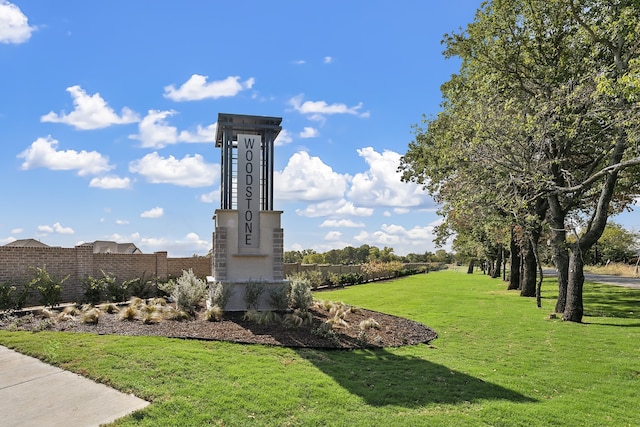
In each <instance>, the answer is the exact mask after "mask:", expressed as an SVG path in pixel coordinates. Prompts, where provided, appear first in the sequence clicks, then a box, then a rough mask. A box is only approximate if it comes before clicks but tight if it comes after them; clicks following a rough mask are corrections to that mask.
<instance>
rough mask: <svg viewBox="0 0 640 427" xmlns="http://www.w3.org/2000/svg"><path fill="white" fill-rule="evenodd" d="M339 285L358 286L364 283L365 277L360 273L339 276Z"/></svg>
mask: <svg viewBox="0 0 640 427" xmlns="http://www.w3.org/2000/svg"><path fill="white" fill-rule="evenodd" d="M338 283H339V284H340V285H341V286H345V285H358V284H360V283H364V276H363V275H362V274H360V273H345V274H341V275H340V276H338Z"/></svg>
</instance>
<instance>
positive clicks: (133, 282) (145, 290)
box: [122, 272, 169, 299]
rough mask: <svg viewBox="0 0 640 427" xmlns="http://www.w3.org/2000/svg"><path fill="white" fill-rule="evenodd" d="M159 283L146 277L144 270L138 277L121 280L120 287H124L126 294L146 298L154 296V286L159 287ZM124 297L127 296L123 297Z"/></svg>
mask: <svg viewBox="0 0 640 427" xmlns="http://www.w3.org/2000/svg"><path fill="white" fill-rule="evenodd" d="M165 283H166V282H165ZM160 284H161V283H154V281H153V280H151V279H149V278H148V277H147V275H146V272H145V273H143V274H142V276H141V277H139V278H136V279H130V280H125V281H124V282H122V287H123V288H126V290H127V294H128V295H129V296H132V297H138V298H144V299H146V298H150V297H152V296H154V294H155V287H156V286H157V287H158V288H159V285H160ZM167 295H169V294H167ZM124 299H127V298H126V297H125V298H124Z"/></svg>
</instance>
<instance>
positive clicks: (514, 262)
mask: <svg viewBox="0 0 640 427" xmlns="http://www.w3.org/2000/svg"><path fill="white" fill-rule="evenodd" d="M510 252H511V254H510V262H509V264H510V265H509V286H507V290H513V289H520V246H519V245H518V242H517V241H516V238H515V236H514V234H513V230H512V231H511V244H510Z"/></svg>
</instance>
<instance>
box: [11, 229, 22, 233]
mask: <svg viewBox="0 0 640 427" xmlns="http://www.w3.org/2000/svg"><path fill="white" fill-rule="evenodd" d="M23 231H24V228H14V229H12V230H11V234H21V233H22V232H23Z"/></svg>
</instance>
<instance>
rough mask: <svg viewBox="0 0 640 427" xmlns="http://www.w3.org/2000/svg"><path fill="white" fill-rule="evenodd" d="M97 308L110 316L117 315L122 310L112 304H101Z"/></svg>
mask: <svg viewBox="0 0 640 427" xmlns="http://www.w3.org/2000/svg"><path fill="white" fill-rule="evenodd" d="M97 308H99V309H100V310H102V311H104V312H105V313H109V314H113V313H117V312H118V311H120V309H118V307H117V306H116V305H115V304H114V303H112V302H107V303H104V304H100V305H98V306H97Z"/></svg>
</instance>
